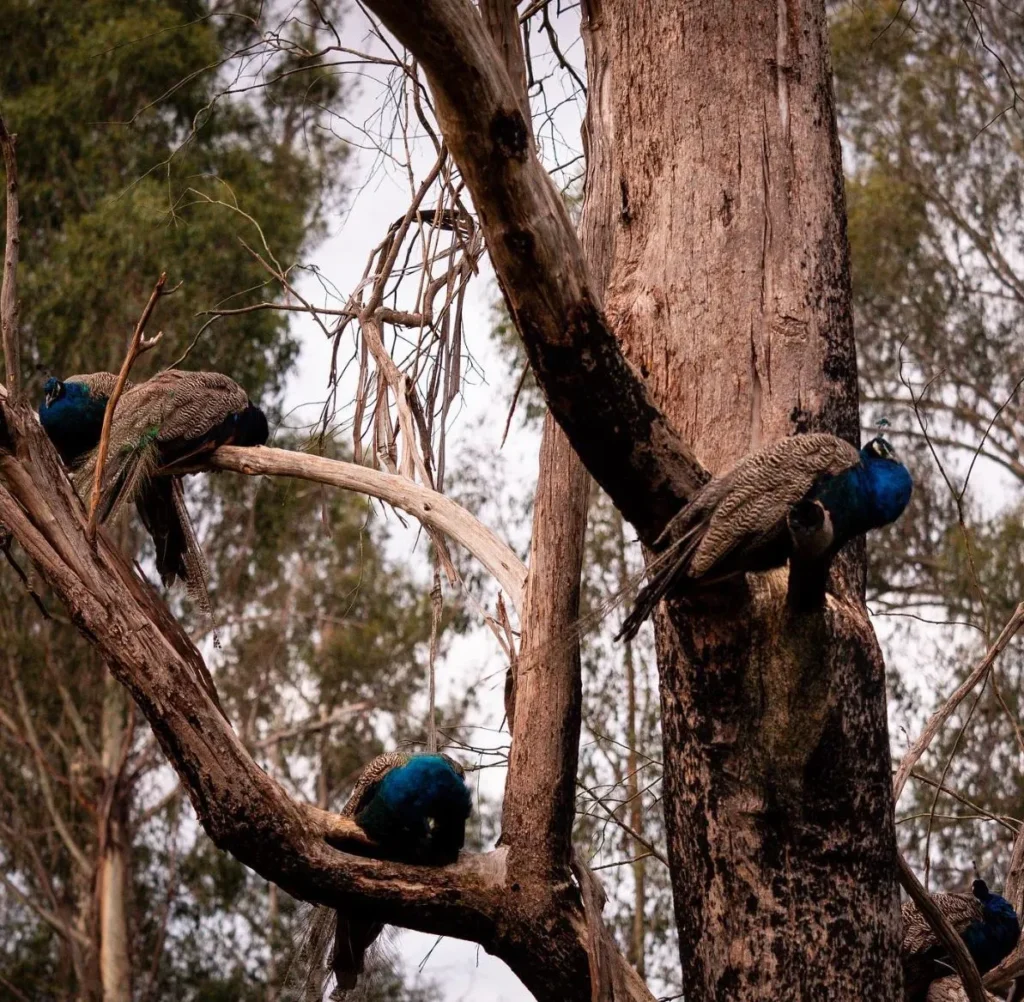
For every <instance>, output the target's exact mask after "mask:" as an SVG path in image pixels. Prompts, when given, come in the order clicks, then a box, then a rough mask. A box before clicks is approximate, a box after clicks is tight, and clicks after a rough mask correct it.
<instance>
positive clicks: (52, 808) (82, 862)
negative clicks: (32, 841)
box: [7, 658, 92, 873]
mask: <svg viewBox="0 0 1024 1002" xmlns="http://www.w3.org/2000/svg"><path fill="white" fill-rule="evenodd" d="M7 672H8V675H9V676H10V681H11V688H12V689H13V690H14V696H15V699H16V701H17V704H18V716H19V717H20V718H21V726H22V728H23V732H24V735H25V739H26V740H27V742H28V744H29V747H30V748H31V749H32V755H33V757H34V759H35V773H36V779H37V780H38V781H39V790H40V792H41V793H42V795H43V803H44V804H45V805H46V811H47V813H48V814H49V815H50V820H51V821H52V822H53V827H54V828H55V829H56V830H57V834H58V835H59V836H60V840H61V841H62V842H63V843H64V848H65V849H67V851H68V854H69V855H70V856H71V858H72V859H73V860H74V861H75V864H76V865H77V866H78V868H79V869H80V870H81V871H82V872H83V873H91V872H92V863H91V862H90V860H89V858H88V857H87V856H86V855H85V853H84V852H83V851H82V849H81V847H80V846H79V845H78V843H77V842H76V841H75V839H74V836H73V835H72V834H71V830H70V828H68V825H67V821H66V820H65V818H64V815H63V814H62V813H61V811H60V808H59V807H58V806H57V799H56V797H55V796H54V794H53V786H52V785H51V784H50V776H49V771H48V766H47V763H46V756H45V755H44V754H43V749H42V746H41V745H40V744H39V737H38V735H37V734H36V729H35V726H34V725H33V723H32V714H31V712H30V711H29V707H28V702H27V701H26V699H25V692H24V690H23V689H22V686H21V681H20V680H19V679H18V674H17V672H16V671H15V668H14V663H13V659H11V658H8V659H7Z"/></svg>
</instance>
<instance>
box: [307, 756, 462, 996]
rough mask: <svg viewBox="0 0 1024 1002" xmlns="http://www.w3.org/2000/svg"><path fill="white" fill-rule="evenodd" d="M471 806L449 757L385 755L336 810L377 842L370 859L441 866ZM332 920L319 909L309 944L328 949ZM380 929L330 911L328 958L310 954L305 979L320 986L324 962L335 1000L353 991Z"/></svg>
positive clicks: (452, 854) (454, 854) (456, 845)
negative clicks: (329, 942)
mask: <svg viewBox="0 0 1024 1002" xmlns="http://www.w3.org/2000/svg"><path fill="white" fill-rule="evenodd" d="M470 808H471V799H470V793H469V788H468V787H467V786H466V782H465V779H464V772H463V769H462V766H461V765H459V763H458V762H456V761H455V760H454V759H451V758H449V757H448V756H447V755H434V754H430V755H409V754H407V753H405V752H387V753H385V754H383V755H378V756H377V757H376V758H375V759H374V760H373V761H372V762H370V763H369V765H367V766H366V768H365V769H364V770H363V772H362V774H361V775H360V777H359V779H358V780H357V782H356V785H355V788H354V789H353V790H352V794H351V796H350V797H349V799H348V801H347V803H346V804H345V806H344V807H343V808H342V811H341V813H342V814H343V815H344V816H346V817H350V818H352V819H354V820H355V822H356V823H357V824H358V825H359V827H360V828H362V829H363V831H364V832H366V834H367V835H369V836H370V838H372V839H373V840H374V842H376V844H377V845H376V849H375V851H374V856H375V857H377V858H381V859H389V860H394V861H397V862H402V863H415V864H419V865H421V866H444V865H446V864H448V863H454V862H455V861H456V860H457V859H458V857H459V851H460V850H461V849H462V845H463V842H464V840H465V834H466V820H467V819H468V817H469V812H470ZM330 920H331V912H330V910H329V909H326V908H320V909H317V910H316V913H315V914H314V917H313V920H312V923H311V926H312V927H313V928H311V931H310V933H309V936H308V939H309V940H310V941H311V942H314V943H318V944H322V945H326V943H327V939H326V937H325V936H324V935H323V933H322V930H323V929H324V928H325V927H326V926H327V923H329V922H330ZM316 927H319V930H321V931H317V929H316ZM383 928H384V925H383V923H381V922H377V921H375V920H372V919H369V918H364V917H362V916H356V915H353V914H352V913H350V912H348V911H341V910H339V911H337V912H335V914H334V946H333V949H332V950H331V956H330V959H329V961H326V958H325V957H324V956H323V953H324V952H325V950H324V949H320V950H319V955H316V954H317V951H316V950H311V951H310V952H311V953H314V956H313V957H312V965H313V967H314V968H315V970H312V971H309V972H308V976H309V977H310V979H311V980H312V981H313V982H316V983H318V984H320V985H322V982H323V977H324V974H325V973H326V969H327V964H329V966H330V970H332V971H333V972H334V975H335V977H336V978H337V989H336V990H337V992H338V994H339V996H340V995H341V994H342V993H344V992H348V991H350V990H351V989H353V988H355V986H356V984H357V982H358V979H359V975H360V974H362V972H363V970H364V962H365V954H366V951H367V950H368V949H369V948H370V947H371V946H372V945H373V943H374V941H375V940H376V939H377V937H378V936H379V935H380V934H381V932H382V931H383ZM321 972H323V973H321ZM312 994H313V995H316V991H313V993H312ZM317 997H322V993H321V994H320V995H317Z"/></svg>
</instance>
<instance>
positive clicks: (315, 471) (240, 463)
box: [204, 446, 526, 615]
mask: <svg viewBox="0 0 1024 1002" xmlns="http://www.w3.org/2000/svg"><path fill="white" fill-rule="evenodd" d="M204 468H205V469H216V470H231V471H233V472H235V473H245V474H248V475H249V476H257V475H259V474H269V475H273V476H286V477H297V478H299V479H300V480H310V481H313V482H314V483H321V484H328V485H330V486H333V487H341V488H342V489H344V490H349V491H359V492H360V493H362V494H369V495H370V496H371V497H375V498H379V499H380V500H381V501H386V502H387V503H388V504H391V505H394V506H395V507H396V508H400V509H401V510H402V511H405V512H408V513H409V514H410V515H412V516H413V518H416V519H418V520H419V521H420V522H422V523H423V524H424V525H426V526H429V527H430V528H432V529H436V530H437V531H438V532H442V533H444V534H445V535H446V536H448V537H449V538H450V539H453V540H455V542H457V543H460V544H461V545H462V546H464V547H465V548H466V549H467V550H469V552H470V553H472V554H473V556H475V557H476V558H477V560H479V561H480V562H481V563H482V564H483V565H484V567H486V568H487V570H488V571H490V573H491V574H492V575H493V576H494V578H495V580H496V581H497V582H498V584H500V585H501V587H502V588H503V589H504V590H505V593H506V594H507V595H508V597H509V599H510V601H511V602H512V605H513V607H514V608H515V609H516V611H517V612H519V613H520V615H521V614H522V608H523V593H524V589H525V587H526V568H525V567H524V566H523V562H522V561H521V560H520V559H519V558H518V557H517V556H516V555H515V553H514V552H513V550H512V549H511V547H509V546H508V545H507V544H506V543H504V542H502V541H501V540H500V539H499V538H498V537H497V536H495V535H494V533H493V532H491V530H490V529H488V528H487V527H486V526H485V525H483V523H481V522H480V521H479V520H478V519H477V518H476V516H474V515H473V514H472V513H470V512H468V511H466V509H465V508H462V507H461V506H460V505H458V504H456V503H455V502H454V501H452V499H451V498H449V497H446V496H445V495H444V494H439V493H438V492H437V491H432V490H430V489H429V488H428V487H422V486H421V485H419V484H417V483H414V482H413V481H411V480H409V479H407V478H406V477H401V476H398V475H396V474H393V473H382V472H381V471H379V470H373V469H370V468H369V467H367V466H358V465H356V464H355V463H343V462H340V461H339V460H336V459H326V458H324V457H322V456H311V455H308V454H306V453H300V452H289V451H286V450H284V449H267V448H263V447H259V448H250V449H240V448H237V447H234V446H223V447H221V448H220V449H218V450H217V451H216V452H215V453H213V455H212V456H210V457H209V458H208V459H205V460H204Z"/></svg>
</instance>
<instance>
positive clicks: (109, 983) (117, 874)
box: [96, 674, 132, 1002]
mask: <svg viewBox="0 0 1024 1002" xmlns="http://www.w3.org/2000/svg"><path fill="white" fill-rule="evenodd" d="M103 684H104V701H103V744H102V751H101V755H102V760H103V773H104V779H105V782H106V784H107V785H108V787H110V786H111V785H112V786H113V787H114V788H113V789H108V791H107V796H108V797H110V798H111V805H112V806H111V809H110V813H109V817H107V818H104V817H101V819H100V823H101V824H104V825H105V829H106V830H105V831H104V832H101V833H100V840H99V842H100V846H101V847H102V855H101V856H100V860H99V868H98V871H97V876H96V883H97V895H98V898H99V919H100V928H99V934H100V950H99V959H100V981H101V983H102V985H103V1002H131V998H132V967H131V954H130V939H129V934H128V901H127V895H128V872H129V842H128V827H127V824H126V821H127V811H126V809H125V808H126V805H125V803H124V796H123V793H122V791H121V790H120V789H118V788H117V787H118V783H119V773H120V767H121V761H120V759H121V753H122V748H123V743H124V737H125V735H124V715H125V705H126V702H127V700H126V698H125V693H124V689H123V688H122V687H121V686H120V685H118V683H117V682H115V681H114V679H113V678H112V677H111V676H110V675H109V674H104V683H103Z"/></svg>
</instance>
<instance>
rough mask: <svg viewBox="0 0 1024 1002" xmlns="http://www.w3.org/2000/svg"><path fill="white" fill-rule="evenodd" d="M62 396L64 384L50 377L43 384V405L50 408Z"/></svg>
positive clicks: (54, 377)
mask: <svg viewBox="0 0 1024 1002" xmlns="http://www.w3.org/2000/svg"><path fill="white" fill-rule="evenodd" d="M62 396H64V384H63V383H62V382H61V381H60V380H59V379H58V378H57V377H56V376H50V378H49V379H47V380H46V382H45V383H43V403H44V404H45V405H46V406H47V407H52V406H53V405H54V404H55V403H56V402H57V401H58V400H60V398H61V397H62Z"/></svg>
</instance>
